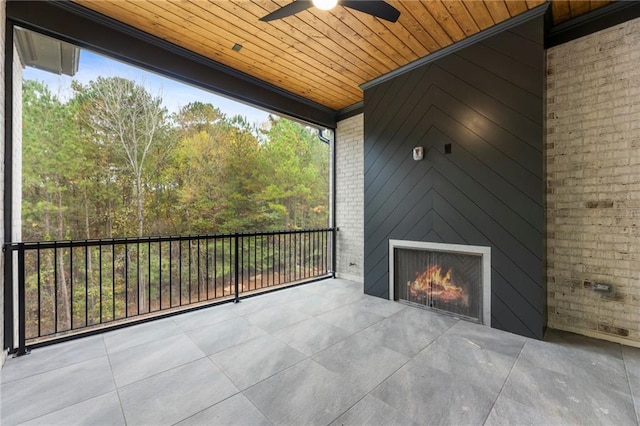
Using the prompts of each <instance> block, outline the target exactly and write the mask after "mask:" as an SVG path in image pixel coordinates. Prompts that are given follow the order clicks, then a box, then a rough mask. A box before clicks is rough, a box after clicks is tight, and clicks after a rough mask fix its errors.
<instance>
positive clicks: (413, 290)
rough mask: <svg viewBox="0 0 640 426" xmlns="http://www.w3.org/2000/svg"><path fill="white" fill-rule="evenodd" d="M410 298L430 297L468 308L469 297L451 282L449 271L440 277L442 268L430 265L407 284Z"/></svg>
mask: <svg viewBox="0 0 640 426" xmlns="http://www.w3.org/2000/svg"><path fill="white" fill-rule="evenodd" d="M407 287H408V288H409V293H410V294H411V296H412V297H424V296H431V298H432V299H435V300H439V301H441V302H448V303H451V302H455V303H459V304H462V305H464V306H469V295H468V294H466V293H465V292H464V290H463V289H462V288H461V287H459V286H457V285H455V284H454V283H453V282H452V281H451V269H449V270H448V271H447V273H446V274H444V275H442V268H441V267H440V266H438V265H431V266H429V268H428V269H427V270H426V271H424V272H422V273H416V279H415V281H409V282H407Z"/></svg>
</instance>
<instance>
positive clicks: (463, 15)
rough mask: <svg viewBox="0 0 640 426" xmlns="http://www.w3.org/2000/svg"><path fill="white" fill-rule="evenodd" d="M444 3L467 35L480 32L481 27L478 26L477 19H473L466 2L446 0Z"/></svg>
mask: <svg viewBox="0 0 640 426" xmlns="http://www.w3.org/2000/svg"><path fill="white" fill-rule="evenodd" d="M444 5H445V6H446V7H447V9H449V13H450V14H451V16H452V17H453V19H454V21H456V22H457V23H458V26H459V27H460V28H461V29H462V31H463V32H464V34H465V37H469V36H472V35H474V34H475V33H478V32H480V28H478V25H476V21H474V20H473V18H472V17H471V15H470V14H469V11H468V10H467V8H466V7H464V4H462V3H461V2H459V1H456V0H449V1H446V2H444Z"/></svg>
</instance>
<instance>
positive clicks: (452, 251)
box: [389, 240, 491, 326]
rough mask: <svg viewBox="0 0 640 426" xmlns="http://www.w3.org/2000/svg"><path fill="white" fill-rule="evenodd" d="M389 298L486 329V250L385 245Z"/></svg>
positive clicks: (488, 271)
mask: <svg viewBox="0 0 640 426" xmlns="http://www.w3.org/2000/svg"><path fill="white" fill-rule="evenodd" d="M389 298H390V299H391V300H397V301H400V302H403V303H408V304H411V305H416V306H419V307H422V308H427V309H432V310H435V311H438V312H442V313H447V314H450V315H454V316H456V317H459V318H463V319H466V320H470V321H474V322H478V323H481V324H484V325H488V326H490V325H491V249H490V248H489V247H478V246H468V245H457V244H441V243H429V242H420V241H404V240H389Z"/></svg>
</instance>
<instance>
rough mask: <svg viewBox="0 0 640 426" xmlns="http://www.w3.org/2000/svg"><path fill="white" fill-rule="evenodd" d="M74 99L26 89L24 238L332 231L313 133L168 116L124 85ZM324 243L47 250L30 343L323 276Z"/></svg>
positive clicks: (276, 122)
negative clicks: (239, 293) (302, 230)
mask: <svg viewBox="0 0 640 426" xmlns="http://www.w3.org/2000/svg"><path fill="white" fill-rule="evenodd" d="M72 89H73V96H72V97H71V98H70V99H68V100H66V101H62V100H61V99H60V98H59V97H57V96H56V95H55V94H53V93H52V92H51V90H50V89H49V88H48V87H47V86H46V85H45V84H43V83H41V82H37V81H30V80H26V81H24V84H23V111H22V114H23V116H22V118H23V139H22V145H23V157H22V173H23V175H22V235H23V241H26V242H27V241H40V242H42V241H60V240H89V239H97V238H115V237H136V236H138V237H140V236H154V235H155V236H163V235H164V236H166V235H169V236H176V235H196V234H197V235H202V234H207V235H211V234H231V233H238V232H245V233H246V232H252V231H275V230H301V229H309V228H326V227H327V226H328V211H329V209H328V201H329V146H328V145H327V144H326V143H324V142H322V141H320V139H319V138H318V136H317V131H316V130H314V129H312V128H309V127H305V126H303V125H301V124H299V123H296V122H293V121H291V120H287V119H284V118H277V117H272V116H270V117H269V121H268V123H263V125H262V126H256V125H254V124H251V123H249V122H248V121H247V120H246V118H244V117H241V116H234V117H229V116H227V115H225V114H224V113H223V112H222V111H220V109H218V108H216V107H215V106H213V105H211V104H206V103H200V102H194V103H190V104H188V105H186V106H184V107H182V108H181V109H180V110H179V111H178V112H176V113H173V114H172V113H169V112H168V111H167V109H166V108H165V107H163V101H162V98H161V97H160V96H158V95H154V94H152V93H150V92H149V91H148V90H146V89H145V88H144V87H143V86H142V85H141V84H138V83H136V82H134V81H130V80H126V79H123V78H117V77H110V78H98V79H97V80H95V81H91V82H90V83H88V84H86V85H83V84H80V83H78V82H74V83H73V84H72ZM328 238H329V237H328V234H327V233H326V232H325V231H322V232H315V231H314V232H293V233H284V234H283V233H270V234H266V235H265V234H261V235H260V236H241V237H237V236H236V237H206V238H202V237H189V238H180V239H177V238H172V239H171V241H166V239H165V240H163V241H160V240H161V239H156V241H154V242H153V243H152V242H151V239H148V240H143V241H144V242H143V243H137V242H131V243H129V242H125V243H122V242H120V243H114V244H112V243H110V242H100V243H99V244H86V245H85V244H79V245H76V246H72V243H63V244H61V245H59V243H58V242H56V243H54V244H53V247H51V246H50V247H49V248H40V247H41V246H40V245H37V246H36V249H35V250H33V249H32V250H29V251H28V252H27V253H26V254H25V263H24V269H25V287H26V289H25V290H26V316H27V319H26V326H27V336H28V337H29V338H37V337H39V336H45V335H51V334H56V333H59V332H65V331H69V330H74V329H78V328H83V327H89V326H92V325H98V324H103V323H106V322H111V321H116V320H120V319H126V318H129V317H131V316H136V315H141V314H144V313H153V312H157V311H160V310H163V309H171V308H173V307H179V306H183V305H185V304H191V303H197V302H201V301H206V300H214V299H218V298H221V297H222V298H224V297H230V295H231V294H232V292H233V289H234V287H236V286H239V287H240V292H246V291H256V290H259V289H262V288H264V287H272V286H277V285H283V284H286V283H289V282H294V281H299V280H302V279H306V278H311V277H315V276H319V275H322V274H326V273H327V268H328V266H327V265H328V263H327V259H328V258H327V256H328V250H327V249H326V247H327V245H328V241H329V239H328ZM234 253H238V257H237V258H236V259H235V260H234V256H235V254H234ZM236 277H237V278H236Z"/></svg>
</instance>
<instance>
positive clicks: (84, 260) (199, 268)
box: [5, 228, 333, 353]
mask: <svg viewBox="0 0 640 426" xmlns="http://www.w3.org/2000/svg"><path fill="white" fill-rule="evenodd" d="M332 238H333V229H331V228H326V229H311V230H296V231H277V232H258V233H236V234H224V235H188V236H175V237H140V238H119V239H118V238H116V239H99V240H84V241H46V242H24V243H12V244H7V245H6V246H5V250H11V251H12V253H13V254H12V256H10V257H9V259H11V258H13V259H17V279H18V317H19V323H18V348H17V351H18V353H23V352H24V351H25V349H26V345H27V344H28V343H33V342H39V341H42V340H51V339H54V340H55V339H56V338H60V337H61V336H68V335H69V334H73V333H78V332H83V331H87V330H94V329H97V328H113V326H115V325H119V324H122V323H127V322H130V321H132V320H139V319H141V318H148V317H153V316H158V315H160V314H162V315H164V314H167V313H169V312H177V311H181V310H184V309H185V308H187V307H191V308H192V307H195V306H197V305H207V304H211V303H216V302H221V301H238V299H239V298H241V297H242V296H245V295H248V294H251V293H254V292H260V291H264V290H267V289H273V288H274V287H278V286H286V285H288V284H292V283H299V282H302V281H306V280H313V279H318V278H322V277H325V276H329V275H330V269H331V247H332Z"/></svg>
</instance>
